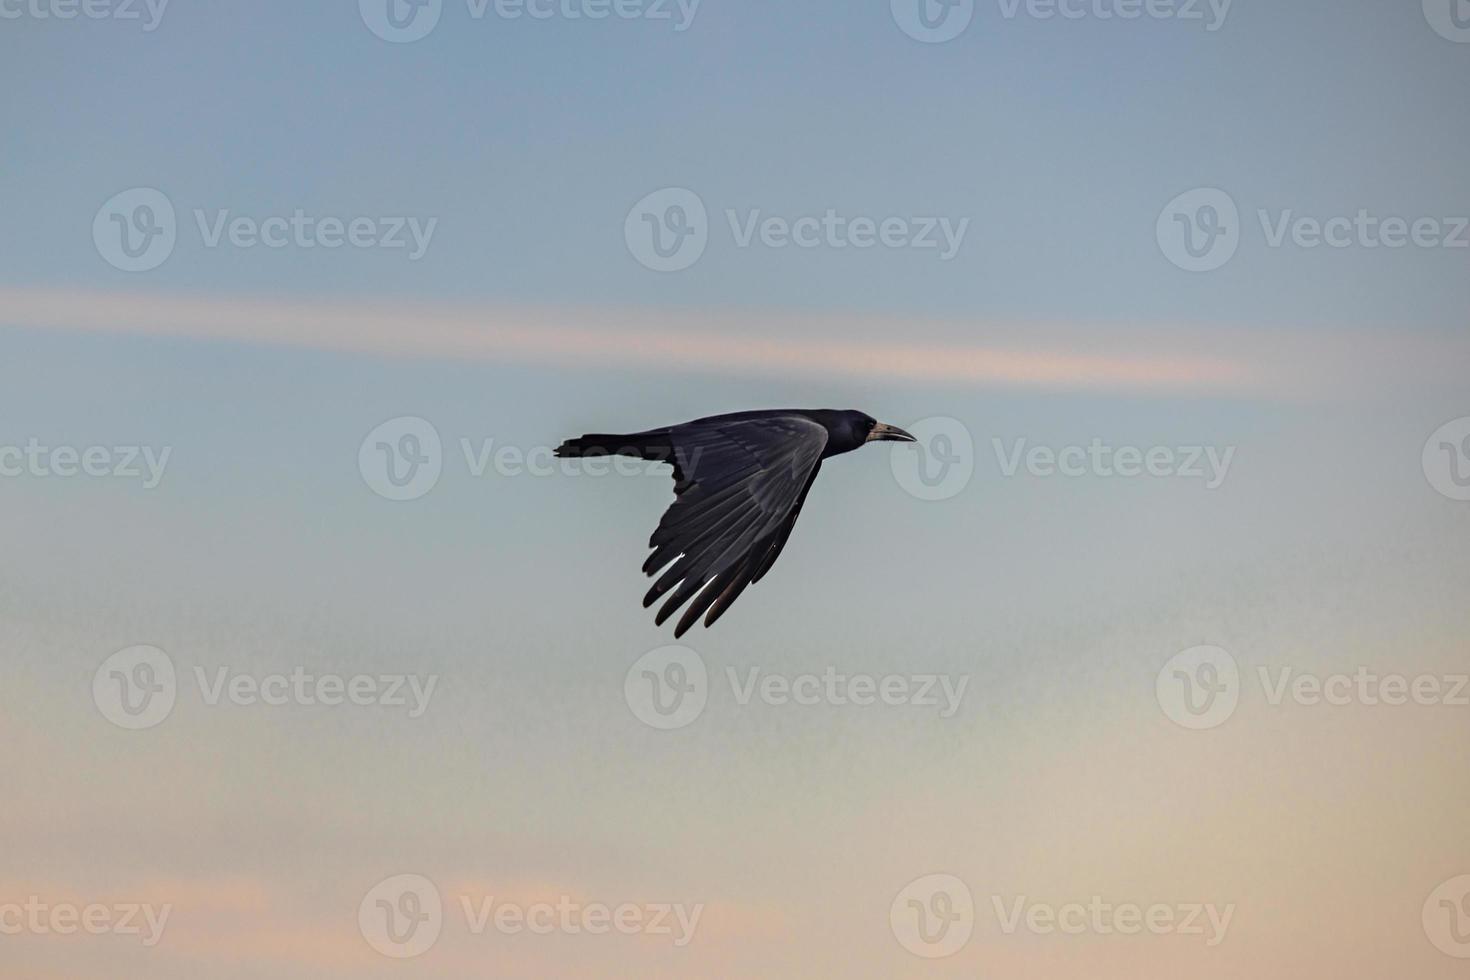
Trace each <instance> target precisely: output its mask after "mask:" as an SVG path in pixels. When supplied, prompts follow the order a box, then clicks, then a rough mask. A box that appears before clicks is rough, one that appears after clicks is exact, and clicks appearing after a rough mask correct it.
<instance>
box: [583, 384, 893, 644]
mask: <svg viewBox="0 0 1470 980" xmlns="http://www.w3.org/2000/svg"><path fill="white" fill-rule="evenodd" d="M884 440H888V441H894V442H913V441H914V437H913V436H911V435H909V434H908V433H907V432H905V431H903V430H902V429H900V428H898V427H897V426H894V425H885V424H884V423H882V422H878V421H876V420H875V419H873V417H872V416H870V415H865V414H863V413H862V412H854V411H832V410H829V409H796V408H791V409H773V410H767V411H758V412H735V413H733V414H730V415H715V416H711V417H710V418H707V419H696V420H694V421H693V422H685V423H684V424H682V425H671V426H669V427H667V428H664V429H650V430H648V431H647V432H633V433H629V434H626V435H604V434H590V435H585V436H582V437H581V438H580V439H568V440H567V441H566V442H564V443H562V444H561V446H560V448H558V449H557V451H556V455H557V456H561V457H568V456H605V455H619V456H634V457H637V458H639V459H649V460H658V461H660V462H665V463H671V464H673V467H674V497H675V499H674V502H673V504H672V505H670V507H669V509H668V510H666V511H664V516H663V518H662V519H661V520H660V521H659V522H658V528H657V529H656V530H655V531H654V532H653V536H652V537H651V538H649V539H648V546H649V547H650V548H652V549H653V554H651V555H649V556H648V560H647V561H645V562H644V563H643V571H644V572H645V573H646V574H648V575H653V574H655V573H657V572H658V571H659V569H661V568H664V566H665V565H668V566H669V567H668V568H667V570H665V571H664V573H663V574H662V575H659V577H658V580H657V581H655V582H654V583H653V588H651V589H649V590H648V594H647V595H646V596H644V597H643V607H644V608H645V609H646V608H648V607H649V606H651V605H653V604H654V602H655V601H657V600H658V599H659V597H661V596H663V595H664V594H665V593H667V592H669V590H671V589H672V590H673V594H672V595H670V596H669V598H668V599H667V600H666V601H665V602H664V604H663V606H661V607H660V608H659V611H658V615H657V616H655V617H654V622H655V623H656V624H657V625H660V626H662V625H663V622H664V620H666V619H668V618H669V617H670V616H672V615H673V614H674V613H675V612H676V611H677V610H678V609H679V607H680V606H682V605H684V603H686V602H688V601H689V600H690V599H694V603H693V605H691V606H690V607H689V608H688V609H687V610H686V611H685V613H684V615H683V616H681V617H680V618H679V624H678V625H677V626H676V627H675V628H674V636H675V637H679V636H683V635H684V633H685V631H686V630H688V629H689V627H691V626H693V625H694V623H695V621H696V620H698V619H699V617H700V615H701V614H703V613H704V612H705V610H709V615H708V616H706V617H705V620H704V625H705V626H710V625H711V624H713V623H714V621H715V620H717V619H719V618H720V616H721V615H722V614H723V613H724V612H725V610H726V609H729V608H730V604H731V603H733V602H734V601H735V599H736V598H737V597H738V596H739V595H740V593H741V592H743V591H745V587H746V586H747V585H749V584H750V583H751V582H759V581H760V580H761V576H763V575H765V574H766V572H768V571H770V568H771V565H772V564H774V563H775V561H776V556H777V555H779V554H781V549H782V547H784V546H785V544H786V539H787V538H788V537H789V536H790V535H791V528H792V527H793V526H794V525H795V524H796V518H797V515H799V514H800V513H801V505H802V502H803V501H805V500H806V494H807V491H808V490H810V489H811V488H812V482H813V481H814V480H816V478H817V471H818V470H820V469H821V468H822V460H824V459H826V458H827V457H829V456H837V455H839V454H841V453H846V452H851V451H852V450H854V449H856V448H858V447H859V446H861V445H863V444H864V443H869V442H880V441H884ZM670 562H672V564H670ZM676 587H677V588H676ZM696 595H697V596H698V598H695V596H696Z"/></svg>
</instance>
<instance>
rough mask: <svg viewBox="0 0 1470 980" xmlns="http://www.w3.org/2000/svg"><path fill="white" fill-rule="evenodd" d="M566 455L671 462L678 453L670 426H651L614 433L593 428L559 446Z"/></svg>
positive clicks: (565, 456) (559, 449) (562, 456)
mask: <svg viewBox="0 0 1470 980" xmlns="http://www.w3.org/2000/svg"><path fill="white" fill-rule="evenodd" d="M556 455H557V456H558V457H561V458H563V459H565V458H567V457H569V456H632V457H635V458H636V459H652V460H659V461H661V462H670V461H671V460H672V459H673V455H674V444H673V442H672V440H671V439H670V438H669V430H668V429H651V430H649V431H648V432H633V433H628V434H624V435H612V434H608V433H602V432H589V433H588V434H587V435H585V436H579V437H577V438H576V439H568V440H567V441H566V442H564V443H562V444H561V445H560V446H558V447H557V449H556Z"/></svg>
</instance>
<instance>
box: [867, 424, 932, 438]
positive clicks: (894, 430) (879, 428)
mask: <svg viewBox="0 0 1470 980" xmlns="http://www.w3.org/2000/svg"><path fill="white" fill-rule="evenodd" d="M864 441H865V442H918V441H919V440H917V439H915V438H914V437H913V436H911V435H909V434H908V433H907V432H905V431H903V430H902V429H900V428H899V427H898V426H896V425H889V424H888V423H887V422H879V423H878V424H877V425H875V426H873V431H872V432H869V433H868V438H867V439H866V440H864Z"/></svg>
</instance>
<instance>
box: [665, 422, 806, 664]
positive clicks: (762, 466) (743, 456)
mask: <svg viewBox="0 0 1470 980" xmlns="http://www.w3.org/2000/svg"><path fill="white" fill-rule="evenodd" d="M668 435H669V439H670V442H671V443H672V449H673V457H674V458H673V459H672V460H670V462H672V463H674V479H675V485H674V493H675V495H676V498H677V499H675V501H674V503H673V504H672V505H671V506H670V507H669V509H668V510H667V511H665V512H664V516H663V518H662V519H661V520H660V521H659V525H658V529H657V530H655V531H654V532H653V536H652V537H651V538H649V540H648V545H649V547H650V548H652V549H653V553H652V554H651V555H649V556H648V560H647V561H646V562H644V563H643V570H644V572H646V573H647V574H649V575H654V574H657V573H658V572H659V570H660V569H662V568H664V566H665V565H668V568H667V569H665V570H664V571H663V573H662V574H661V575H659V577H658V579H657V580H656V581H655V582H654V583H653V587H652V588H651V589H649V590H648V594H647V595H646V596H644V597H643V605H644V606H645V607H648V606H651V605H653V603H654V602H656V601H657V600H658V599H659V598H660V597H662V596H663V595H664V594H666V593H668V592H669V591H670V590H673V594H672V595H670V596H669V597H668V599H667V600H666V601H665V602H664V604H663V605H662V606H661V607H660V608H659V611H658V615H657V616H656V617H655V620H654V621H655V622H656V623H658V624H659V625H662V624H663V622H664V620H666V619H668V618H669V617H670V616H672V615H673V614H674V613H675V612H676V611H677V610H678V609H679V607H680V606H682V605H684V603H686V602H688V601H689V600H690V599H694V602H693V604H692V605H691V606H690V607H689V608H688V609H687V610H686V611H685V613H684V615H683V616H681V617H680V618H679V623H678V625H677V626H676V627H675V629H674V636H676V637H679V636H683V635H684V633H685V631H686V630H688V629H689V627H691V626H693V625H694V623H695V621H696V620H698V619H699V617H700V615H702V614H703V613H704V612H705V611H706V610H708V611H709V615H708V617H707V618H706V619H705V621H704V624H705V625H706V626H709V625H710V624H711V623H713V622H714V621H715V620H716V619H719V618H720V616H721V615H722V614H723V613H724V611H725V610H726V609H728V608H730V604H731V603H733V602H734V601H735V599H736V597H737V596H739V595H740V593H741V592H743V591H744V590H745V587H746V586H747V585H749V584H750V583H751V582H755V581H759V580H760V578H761V576H762V575H764V574H765V573H766V572H767V571H768V570H769V569H770V567H771V565H772V563H774V562H775V560H776V556H777V555H779V554H780V553H781V549H782V547H783V546H785V544H786V539H787V537H788V536H789V535H790V534H791V528H792V526H793V525H794V524H795V523H796V517H797V514H799V513H800V512H801V505H802V502H803V501H805V500H806V494H807V491H808V490H809V489H811V485H812V481H813V480H815V479H816V476H817V470H818V469H819V468H820V466H821V459H822V450H823V448H824V447H825V446H826V445H827V430H826V429H825V428H823V427H822V426H821V425H819V424H818V423H816V422H813V421H811V420H810V419H806V418H802V417H801V416H796V415H780V416H775V417H769V416H768V417H766V418H761V419H748V420H746V419H742V420H728V419H727V420H718V419H710V420H708V421H704V422H693V423H689V424H687V425H679V426H674V427H673V428H671V429H669V430H668ZM670 562H672V564H670ZM696 596H697V598H696Z"/></svg>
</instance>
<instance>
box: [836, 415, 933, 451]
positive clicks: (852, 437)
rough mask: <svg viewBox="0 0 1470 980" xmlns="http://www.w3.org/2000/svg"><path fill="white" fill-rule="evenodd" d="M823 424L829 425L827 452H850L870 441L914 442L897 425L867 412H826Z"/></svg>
mask: <svg viewBox="0 0 1470 980" xmlns="http://www.w3.org/2000/svg"><path fill="white" fill-rule="evenodd" d="M826 414H827V416H828V417H827V418H824V419H823V420H822V424H823V425H825V426H826V427H827V453H828V455H836V454H837V453H845V452H850V451H851V450H854V449H856V448H858V447H859V446H861V445H863V444H865V443H869V442H914V441H915V439H914V437H913V436H911V435H909V434H908V433H907V432H905V431H903V430H902V429H900V428H899V427H898V426H896V425H889V424H888V423H886V422H879V421H878V420H877V419H875V418H873V416H871V415H868V414H867V413H865V412H855V411H845V412H829V413H826Z"/></svg>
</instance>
